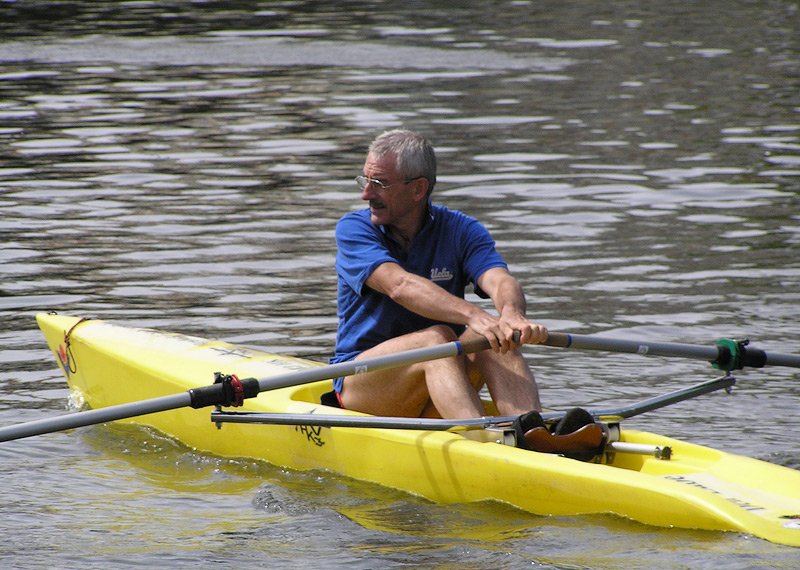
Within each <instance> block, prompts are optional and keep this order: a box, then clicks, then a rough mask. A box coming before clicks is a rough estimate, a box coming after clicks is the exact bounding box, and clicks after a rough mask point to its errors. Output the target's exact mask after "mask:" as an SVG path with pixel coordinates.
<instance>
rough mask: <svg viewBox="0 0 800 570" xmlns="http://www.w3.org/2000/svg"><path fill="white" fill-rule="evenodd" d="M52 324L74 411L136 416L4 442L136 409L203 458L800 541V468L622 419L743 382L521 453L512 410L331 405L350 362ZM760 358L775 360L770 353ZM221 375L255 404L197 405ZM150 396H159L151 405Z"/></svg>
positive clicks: (445, 498) (51, 340) (613, 415)
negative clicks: (420, 413) (458, 414)
mask: <svg viewBox="0 0 800 570" xmlns="http://www.w3.org/2000/svg"><path fill="white" fill-rule="evenodd" d="M37 320H38V323H39V326H40V328H41V329H42V331H43V333H44V335H45V337H46V339H47V342H48V344H49V346H50V348H51V350H52V351H53V352H54V354H55V355H56V357H57V359H58V361H59V364H60V365H61V368H62V370H63V372H64V374H65V376H66V378H67V381H68V384H69V386H70V388H71V389H72V390H74V391H77V392H79V393H80V394H81V396H82V397H83V399H84V400H85V402H86V404H87V406H88V407H89V408H92V410H91V411H90V412H78V413H76V414H69V415H67V416H63V417H62V418H67V419H69V418H75V417H79V416H80V415H81V414H92V413H97V412H103V411H104V410H107V411H109V412H112V411H113V410H115V409H122V410H123V411H122V412H121V413H117V414H109V415H108V417H103V416H92V419H91V420H90V421H85V422H83V423H75V422H73V423H72V424H70V425H67V424H53V425H51V426H46V425H44V426H43V425H39V426H36V427H35V428H34V429H32V430H30V431H27V432H26V431H24V430H21V431H14V426H12V427H10V428H8V427H7V428H0V434H2V437H0V441H5V440H8V439H15V438H18V437H27V436H28V435H34V434H36V433H46V432H47V431H55V430H56V429H66V428H67V427H76V426H78V425H90V423H100V422H102V421H110V420H111V419H121V420H123V421H126V422H131V423H136V424H141V425H147V426H150V427H152V428H155V429H157V430H159V431H161V432H163V433H165V434H167V435H169V436H171V437H174V438H175V439H177V440H179V441H181V442H183V443H184V444H186V445H188V446H190V447H192V448H194V449H196V450H197V451H199V452H204V453H211V454H215V455H218V456H222V457H231V458H234V457H236V458H251V459H256V460H263V461H267V462H269V463H271V464H274V465H277V466H282V467H287V468H292V469H298V470H308V469H323V470H329V471H333V472H336V473H339V474H342V475H345V476H348V477H352V478H355V479H359V480H364V481H370V482H374V483H378V484H381V485H385V486H387V487H392V488H395V489H399V490H402V491H406V492H409V493H412V494H415V495H419V496H422V497H426V498H428V499H430V500H433V501H436V502H440V503H468V502H474V501H486V500H494V501H500V502H503V503H507V504H510V505H513V506H515V507H517V508H520V509H523V510H525V511H528V512H531V513H535V514H539V515H556V516H560V515H583V514H613V515H618V516H622V517H626V518H629V519H632V520H635V521H639V522H642V523H645V524H651V525H657V526H662V527H673V526H674V527H681V528H687V529H704V530H719V531H733V532H743V533H749V534H752V535H754V536H757V537H760V538H763V539H766V540H769V541H772V542H776V543H780V544H785V545H790V546H800V472H798V471H796V470H793V469H790V468H787V467H782V466H778V465H774V464H771V463H767V462H764V461H759V460H755V459H752V458H748V457H743V456H739V455H735V454H731V453H726V452H722V451H717V450H714V449H711V448H708V447H703V446H699V445H693V444H690V443H685V442H682V441H678V440H675V439H671V438H668V437H664V436H661V435H657V434H653V433H647V432H642V431H636V430H629V429H627V428H626V429H621V428H620V420H622V419H623V418H625V417H628V416H630V415H635V413H641V412H642V411H647V410H648V409H653V408H654V407H660V406H663V405H668V404H669V403H671V402H673V401H680V400H681V399H687V398H689V397H693V396H694V395H697V394H700V393H705V392H708V391H711V390H714V389H718V388H720V387H728V386H730V384H731V383H732V379H730V377H725V378H722V379H720V380H717V381H714V382H710V383H705V384H703V385H701V386H699V387H694V388H691V389H688V390H685V391H679V393H676V394H671V395H667V396H664V397H659V398H654V399H653V400H652V401H648V402H645V403H643V404H642V405H641V406H639V407H638V408H636V409H635V410H633V411H631V410H629V409H620V410H598V411H593V414H594V415H595V416H596V417H599V418H600V419H601V420H602V421H603V422H604V430H605V432H606V444H605V448H604V449H603V450H602V452H600V453H598V455H597V456H596V457H595V458H594V460H592V461H590V462H582V461H576V460H573V459H569V458H567V457H564V456H562V455H559V454H554V453H539V452H534V451H527V450H522V449H519V448H517V447H515V446H514V445H513V434H512V433H509V426H508V423H509V418H483V419H480V420H470V421H460V422H459V421H451V420H438V421H437V420H434V421H433V422H431V423H429V424H425V423H422V420H416V419H413V418H405V419H399V418H374V417H372V416H368V415H365V414H359V413H356V412H350V411H347V410H341V409H338V408H332V407H327V406H323V405H321V404H320V403H319V399H320V396H321V395H322V394H323V393H324V392H327V391H329V390H330V389H331V381H330V380H329V379H327V378H329V377H330V376H333V375H339V373H340V371H336V370H332V369H331V367H328V366H323V365H321V364H319V363H316V362H312V361H308V360H303V359H298V358H292V357H286V356H280V355H276V354H270V353H267V352H261V351H258V350H254V349H251V348H244V347H238V346H235V345H232V344H228V343H225V342H220V341H210V340H206V339H202V338H198V337H191V336H185V335H180V334H172V333H164V332H158V331H154V330H147V329H136V328H127V327H121V326H117V325H114V324H110V323H106V322H103V321H99V320H84V319H79V318H77V317H69V316H59V315H54V314H40V315H38V317H37ZM561 340H563V339H561ZM584 340H585V339H584ZM562 346H563V343H562ZM589 348H591V347H589ZM602 349H606V350H607V349H608V347H604V348H602ZM671 349H675V346H674V345H673V346H672V347H671ZM731 349H732V350H733V352H736V349H735V348H733V347H728V348H726V350H728V352H730V350H731ZM753 354H754V351H752V350H751V351H750V357H748V358H751V359H752V355H753ZM706 356H707V355H706V353H705V352H701V357H703V358H705V357H706ZM729 356H730V355H729ZM779 356H780V357H781V358H783V357H785V358H784V360H780V358H777V359H773V360H775V361H777V362H782V363H783V365H794V363H793V361H792V360H791V358H794V357H790V356H786V355H779ZM439 357H441V356H439ZM787 358H788V359H789V360H786V359H787ZM757 360H759V361H761V360H763V362H761V365H763V364H764V363H769V357H765V358H763V359H762V358H760V357H759V358H758V359H757ZM786 362H788V363H786ZM751 365H752V364H751ZM388 366H390V365H387V367H388ZM725 369H729V368H725ZM220 372H221V373H222V374H223V375H224V377H225V378H228V379H229V380H230V379H231V378H233V379H234V380H235V381H234V382H233V385H232V386H231V385H230V382H228V384H227V388H225V389H226V390H227V392H224V390H223V388H222V386H226V384H225V383H222V382H220V383H218V384H217V385H216V386H217V391H219V390H223V393H224V397H225V398H226V399H227V401H226V403H241V404H242V406H241V408H240V409H241V410H242V412H229V411H225V412H222V411H219V410H218V411H216V412H212V414H211V417H210V416H209V409H208V408H205V409H196V408H195V407H193V406H194V405H195V404H197V408H201V407H202V406H203V405H206V406H207V405H212V404H213V403H218V402H212V401H211V400H212V399H213V398H207V397H206V396H205V395H204V394H206V390H207V387H208V385H209V384H211V382H213V380H214V378H215V373H220ZM334 372H336V374H334ZM351 373H352V372H351ZM218 378H220V376H219V375H218ZM247 378H255V379H261V380H260V382H261V383H262V384H263V385H264V386H267V388H266V389H265V388H264V387H263V386H262V387H261V389H260V390H259V388H258V387H256V386H255V385H254V384H253V382H254V381H251V382H250V384H248V383H247V381H245V380H242V381H240V380H239V379H247ZM307 378H312V379H314V378H316V379H315V380H307ZM270 379H272V380H275V381H276V384H275V385H271V384H269V382H270ZM248 385H249V386H250V388H247V386H248ZM243 386H244V387H243ZM244 392H248V393H246V394H244ZM198 394H200V396H198ZM245 396H246V399H245ZM195 398H197V400H198V401H194V399H195ZM231 399H233V400H238V401H234V402H230V400H231ZM150 401H154V402H158V403H159V404H158V405H156V406H150V407H148V406H143V407H140V403H146V402H150ZM237 409H238V408H237ZM154 412H157V413H154ZM58 419H59V418H56V420H58ZM212 419H213V421H212ZM391 422H394V423H391ZM437 422H438V423H437ZM404 423H405V424H407V425H402V424H404ZM23 425H24V424H23Z"/></svg>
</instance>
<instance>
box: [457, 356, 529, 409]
mask: <svg viewBox="0 0 800 570" xmlns="http://www.w3.org/2000/svg"><path fill="white" fill-rule="evenodd" d="M467 363H468V364H467V367H468V369H469V371H470V377H471V378H473V379H475V380H476V382H477V386H476V388H480V387H481V385H483V384H485V385H486V387H487V388H488V389H489V394H490V395H491V396H492V400H493V401H494V403H495V406H496V407H497V411H498V412H499V413H500V415H503V416H513V415H520V414H524V413H526V412H529V411H531V410H537V411H540V410H541V409H542V404H541V401H540V400H539V389H538V387H537V385H536V380H535V379H534V377H533V372H531V370H530V368H529V367H528V364H527V363H526V362H525V358H524V357H523V356H522V353H521V352H520V351H519V350H512V351H509V352H506V353H505V354H500V353H497V352H493V351H491V350H484V351H483V352H477V353H475V354H471V355H468V356H467Z"/></svg>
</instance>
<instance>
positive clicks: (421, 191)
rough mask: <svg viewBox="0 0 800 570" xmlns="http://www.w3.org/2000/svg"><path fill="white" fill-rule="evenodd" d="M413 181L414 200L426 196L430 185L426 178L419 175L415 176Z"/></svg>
mask: <svg viewBox="0 0 800 570" xmlns="http://www.w3.org/2000/svg"><path fill="white" fill-rule="evenodd" d="M413 182H414V198H415V199H416V200H421V199H423V198H426V197H427V196H428V188H429V187H430V184H431V183H430V181H429V180H428V179H427V178H424V177H420V178H417V179H416V180H414V181H413Z"/></svg>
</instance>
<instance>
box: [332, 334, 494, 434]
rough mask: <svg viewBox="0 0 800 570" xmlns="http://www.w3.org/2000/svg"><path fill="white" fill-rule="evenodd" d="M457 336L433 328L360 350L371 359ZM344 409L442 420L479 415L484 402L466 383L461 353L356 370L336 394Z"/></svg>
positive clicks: (434, 343) (448, 340)
mask: <svg viewBox="0 0 800 570" xmlns="http://www.w3.org/2000/svg"><path fill="white" fill-rule="evenodd" d="M453 340H456V337H455V334H454V333H453V331H452V329H450V328H449V327H446V326H434V327H430V328H428V329H425V330H422V331H419V332H415V333H411V334H407V335H403V336H401V337H397V338H394V339H390V340H388V341H386V342H384V343H382V344H379V345H378V346H375V347H373V348H371V349H369V350H366V351H364V352H363V353H362V354H361V355H360V356H359V358H370V357H374V356H381V355H386V354H392V353H396V352H402V351H405V350H411V349H414V348H420V347H424V346H433V345H436V344H442V343H445V342H450V341H453ZM341 397H342V403H343V404H344V406H345V408H347V409H350V410H357V411H361V412H365V413H369V414H374V415H388V416H404V417H420V416H422V415H427V416H433V415H436V414H437V413H438V414H441V416H442V417H445V418H468V417H480V416H482V415H484V413H485V412H484V409H483V404H482V403H481V401H480V398H479V397H478V393H477V391H476V390H475V388H474V387H473V386H472V384H471V383H470V381H469V378H468V376H467V372H466V363H465V361H464V358H463V357H450V358H441V359H437V360H430V361H426V362H420V363H417V364H412V365H410V366H405V367H398V368H391V369H389V370H378V371H375V372H367V373H364V374H357V375H354V376H349V377H347V378H345V381H344V388H343V390H342V393H341Z"/></svg>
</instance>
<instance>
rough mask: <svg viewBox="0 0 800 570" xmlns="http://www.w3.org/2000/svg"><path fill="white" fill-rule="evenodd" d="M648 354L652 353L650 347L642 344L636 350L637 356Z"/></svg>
mask: <svg viewBox="0 0 800 570" xmlns="http://www.w3.org/2000/svg"><path fill="white" fill-rule="evenodd" d="M648 352H650V347H649V346H647V345H646V344H640V345H639V347H638V348H637V349H636V354H647V353H648Z"/></svg>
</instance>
